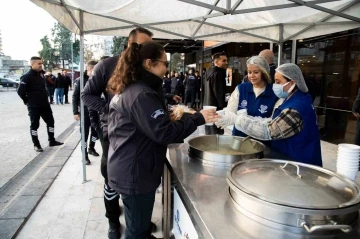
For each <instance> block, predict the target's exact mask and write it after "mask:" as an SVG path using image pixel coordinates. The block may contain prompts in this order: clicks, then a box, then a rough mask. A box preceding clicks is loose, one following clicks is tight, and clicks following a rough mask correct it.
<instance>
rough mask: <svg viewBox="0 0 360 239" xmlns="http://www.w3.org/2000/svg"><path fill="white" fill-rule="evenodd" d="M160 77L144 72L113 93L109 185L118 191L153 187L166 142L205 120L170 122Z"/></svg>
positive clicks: (191, 117) (134, 191)
mask: <svg viewBox="0 0 360 239" xmlns="http://www.w3.org/2000/svg"><path fill="white" fill-rule="evenodd" d="M161 84H162V79H161V78H159V77H157V76H155V75H153V74H151V73H150V72H147V71H145V70H144V71H143V72H142V73H141V76H140V77H139V78H138V79H137V81H136V82H135V83H133V84H131V85H129V86H127V87H126V88H125V90H124V91H123V92H122V93H121V94H120V95H115V96H114V97H113V99H112V100H111V103H110V108H109V117H108V133H109V141H110V147H109V157H108V165H107V166H108V167H107V170H108V178H109V185H110V187H111V188H113V189H114V190H115V191H116V192H118V193H124V194H142V193H147V192H150V191H154V190H156V188H157V187H158V186H159V184H160V179H161V176H162V173H163V169H164V162H165V157H166V150H167V145H168V144H171V143H174V142H178V141H180V140H182V139H185V138H186V137H188V136H189V135H190V134H191V133H193V132H194V131H195V130H196V129H197V126H199V125H202V124H204V123H205V120H204V117H203V116H202V115H201V114H200V113H195V114H193V115H192V114H184V115H183V117H182V118H181V120H179V121H175V122H172V121H171V120H170V118H169V116H168V114H167V112H166V107H165V104H164V96H163V95H162V94H163V93H162V87H161Z"/></svg>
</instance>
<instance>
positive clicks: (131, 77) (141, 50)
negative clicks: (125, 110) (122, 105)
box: [107, 42, 165, 94]
mask: <svg viewBox="0 0 360 239" xmlns="http://www.w3.org/2000/svg"><path fill="white" fill-rule="evenodd" d="M164 51H165V49H164V47H163V46H162V45H160V44H159V43H156V42H146V43H144V44H142V45H139V44H137V43H131V45H130V47H128V48H127V49H126V50H125V51H124V52H123V53H122V54H121V57H120V58H119V61H118V63H117V65H116V68H115V70H114V72H113V75H112V76H111V78H110V80H109V83H108V86H107V90H108V91H109V92H110V93H111V94H119V93H121V92H123V90H124V89H125V87H126V86H128V85H130V84H132V83H134V82H135V81H136V79H137V78H138V75H139V73H140V72H141V71H142V69H143V62H144V61H145V60H148V59H150V60H151V62H152V64H154V65H155V64H157V61H158V60H159V59H160V58H161V57H162V55H163V53H164Z"/></svg>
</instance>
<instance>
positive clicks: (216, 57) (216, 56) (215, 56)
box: [212, 52, 226, 60]
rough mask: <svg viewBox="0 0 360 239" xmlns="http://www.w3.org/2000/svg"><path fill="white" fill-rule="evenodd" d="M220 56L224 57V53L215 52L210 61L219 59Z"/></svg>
mask: <svg viewBox="0 0 360 239" xmlns="http://www.w3.org/2000/svg"><path fill="white" fill-rule="evenodd" d="M221 56H226V53H225V52H217V53H215V54H214V55H213V57H212V59H213V60H215V59H218V58H220V57H221Z"/></svg>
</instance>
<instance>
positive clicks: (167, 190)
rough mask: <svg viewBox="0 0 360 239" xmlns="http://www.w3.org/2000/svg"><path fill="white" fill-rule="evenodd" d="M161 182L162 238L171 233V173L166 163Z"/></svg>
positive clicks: (167, 238)
mask: <svg viewBox="0 0 360 239" xmlns="http://www.w3.org/2000/svg"><path fill="white" fill-rule="evenodd" d="M163 182H164V188H163V198H164V201H163V202H164V204H163V235H164V236H163V238H164V239H169V238H170V234H171V232H170V230H171V228H170V225H171V173H170V171H169V169H168V168H167V166H166V164H165V166H164V174H163Z"/></svg>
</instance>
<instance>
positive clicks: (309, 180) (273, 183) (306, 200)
mask: <svg viewBox="0 0 360 239" xmlns="http://www.w3.org/2000/svg"><path fill="white" fill-rule="evenodd" d="M227 179H228V183H229V185H230V187H232V188H233V189H234V190H235V191H238V192H239V191H240V192H241V191H242V192H245V193H246V194H248V195H251V196H253V197H256V198H258V199H261V200H263V201H267V202H270V203H274V204H279V205H284V206H291V207H298V208H316V209H333V208H342V207H347V206H351V205H354V204H357V203H359V202H360V188H359V186H358V185H357V184H356V183H354V182H352V181H350V180H348V179H346V178H344V177H342V176H341V175H338V174H336V173H334V172H332V171H330V170H327V169H324V168H321V167H318V166H314V165H309V164H303V163H298V162H292V161H286V160H276V159H255V160H248V161H243V162H238V163H236V164H234V165H233V166H232V167H231V168H230V169H229V171H228V174H227Z"/></svg>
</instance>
